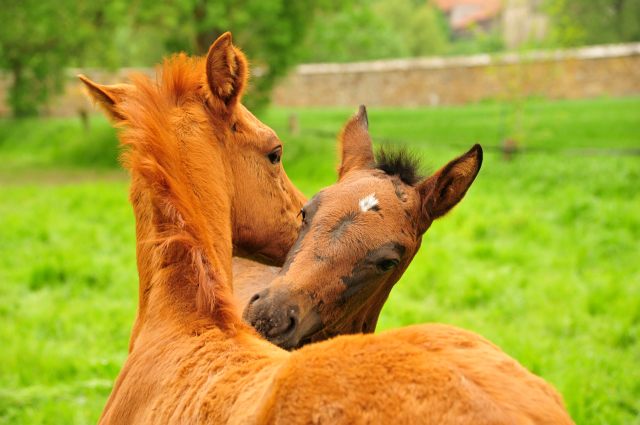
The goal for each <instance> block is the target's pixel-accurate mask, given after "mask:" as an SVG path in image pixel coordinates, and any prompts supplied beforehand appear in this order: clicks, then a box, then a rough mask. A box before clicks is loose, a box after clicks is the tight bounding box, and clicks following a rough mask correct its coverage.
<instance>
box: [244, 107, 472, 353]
mask: <svg viewBox="0 0 640 425" xmlns="http://www.w3.org/2000/svg"><path fill="white" fill-rule="evenodd" d="M341 147H342V163H341V165H340V168H339V177H338V182H337V183H336V184H334V185H333V186H330V187H327V188H325V189H323V190H321V191H320V192H319V193H318V194H316V195H315V196H314V197H313V198H311V199H310V200H309V201H308V202H307V203H306V204H305V205H304V206H303V208H302V210H301V211H300V214H301V215H302V227H301V228H300V233H299V235H298V239H297V240H296V242H295V244H294V245H293V247H292V249H291V251H290V252H289V255H288V257H287V260H286V261H285V264H284V267H283V268H282V270H281V271H280V273H279V274H278V275H277V276H276V278H275V279H274V280H273V281H272V282H271V283H270V284H269V285H268V286H267V287H266V288H265V289H263V290H262V291H260V292H258V293H256V294H255V295H253V297H252V298H251V299H250V301H249V303H248V305H247V306H246V308H245V310H244V315H243V317H244V319H245V321H247V322H249V323H251V324H252V325H253V326H254V327H255V328H256V329H257V330H258V332H260V333H261V334H262V335H263V336H264V337H265V338H267V339H268V340H270V341H271V342H273V343H275V344H278V345H280V346H281V347H283V348H288V349H290V348H294V347H297V346H299V345H300V344H301V342H302V343H304V342H305V341H314V342H315V341H319V340H322V339H326V338H329V337H331V336H334V335H337V334H349V333H359V332H365V333H366V332H373V331H374V330H375V326H376V323H377V320H378V316H379V314H380V311H381V309H382V306H383V304H384V302H385V301H386V299H387V297H388V296H389V293H390V291H391V289H392V288H393V285H394V284H395V283H396V282H397V281H398V280H399V279H400V277H401V276H402V274H403V273H404V271H405V270H406V268H407V266H408V265H409V263H410V262H411V260H412V259H413V257H414V255H415V254H416V252H417V251H418V249H419V247H420V243H421V241H422V235H423V234H424V233H425V232H426V231H427V229H428V228H429V227H430V226H431V224H432V222H433V221H434V220H437V219H438V218H440V217H442V216H443V215H445V214H446V213H447V212H449V211H450V210H451V209H452V208H453V207H454V206H455V205H456V204H457V203H458V202H460V200H462V198H463V197H464V195H465V193H466V192H467V189H468V188H469V186H470V185H471V183H473V181H474V179H475V177H476V176H477V174H478V172H479V170H480V166H481V164H482V148H481V147H480V145H475V146H474V147H472V148H471V150H469V151H468V152H467V153H466V154H464V155H462V156H460V157H458V158H456V159H454V160H452V161H451V162H449V163H448V164H447V165H446V166H444V167H443V168H442V169H441V170H439V171H438V172H436V173H435V174H433V175H432V176H431V177H429V178H427V179H426V180H423V179H422V177H421V176H420V175H419V174H418V172H417V168H418V165H419V164H418V161H417V160H416V159H415V158H414V157H412V156H411V155H410V154H408V153H407V152H406V151H405V150H398V151H392V150H382V151H380V152H379V153H378V158H377V160H376V156H375V155H374V152H373V148H372V143H371V137H370V136H369V132H368V119H367V115H366V110H365V108H364V107H363V106H361V107H360V110H359V112H358V114H357V115H356V116H354V117H353V118H352V119H351V120H350V121H349V122H348V123H347V125H346V126H345V128H344V131H343V133H342V136H341Z"/></svg>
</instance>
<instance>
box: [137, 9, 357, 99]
mask: <svg viewBox="0 0 640 425" xmlns="http://www.w3.org/2000/svg"><path fill="white" fill-rule="evenodd" d="M336 3H337V2H336ZM347 4H348V2H347ZM331 5H332V1H330V0H309V1H307V0H305V1H298V0H217V1H215V2H214V1H206V0H169V1H166V2H163V3H160V4H158V2H156V1H155V0H141V2H140V4H139V6H138V8H137V10H136V12H135V13H136V22H138V23H139V25H151V26H156V27H158V26H159V27H163V28H164V32H165V33H166V34H169V35H168V36H167V37H166V38H165V40H164V42H165V45H166V47H167V50H168V51H180V50H182V51H187V52H189V53H192V54H205V53H207V51H208V49H209V46H210V45H211V44H212V43H213V42H214V41H215V40H216V39H217V37H219V36H220V35H222V34H223V33H224V32H226V31H231V33H232V35H233V41H234V44H236V45H238V46H240V47H241V48H242V49H243V50H244V51H245V52H246V53H247V55H248V57H249V59H250V60H251V62H252V65H253V70H254V72H253V76H252V84H251V87H250V91H249V96H248V99H247V102H248V104H249V105H250V107H253V108H256V107H261V106H264V105H265V104H267V103H268V99H269V95H270V92H271V89H272V87H273V85H274V83H275V81H276V80H277V79H278V78H279V77H281V76H283V75H285V74H286V72H287V71H288V70H289V68H290V67H291V66H292V65H293V64H295V63H297V61H298V60H299V57H300V46H301V45H302V42H303V41H304V38H305V35H306V33H307V29H308V28H309V27H310V26H311V22H312V21H313V17H314V14H315V13H316V11H318V10H321V9H322V8H323V7H329V6H331Z"/></svg>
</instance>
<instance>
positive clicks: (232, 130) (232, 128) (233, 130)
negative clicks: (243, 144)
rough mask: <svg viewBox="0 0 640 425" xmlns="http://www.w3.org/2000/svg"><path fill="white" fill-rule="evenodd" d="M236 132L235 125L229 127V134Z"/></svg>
mask: <svg viewBox="0 0 640 425" xmlns="http://www.w3.org/2000/svg"><path fill="white" fill-rule="evenodd" d="M236 131H238V130H236V125H235V124H233V126H232V127H231V132H232V133H235V132H236Z"/></svg>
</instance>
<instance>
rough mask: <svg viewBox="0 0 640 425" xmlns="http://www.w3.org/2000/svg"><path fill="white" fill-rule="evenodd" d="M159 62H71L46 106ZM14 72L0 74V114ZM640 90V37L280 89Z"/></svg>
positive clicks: (82, 106)
mask: <svg viewBox="0 0 640 425" xmlns="http://www.w3.org/2000/svg"><path fill="white" fill-rule="evenodd" d="M132 71H138V72H142V73H145V74H147V75H153V74H154V70H153V69H135V70H131V69H121V70H119V71H117V72H107V71H104V70H100V69H83V70H81V69H71V70H69V71H68V73H67V84H66V86H65V91H64V94H63V95H61V96H58V97H56V98H55V99H53V100H52V101H51V103H50V104H49V105H48V106H47V107H46V108H44V110H43V112H44V114H45V115H49V116H73V115H78V114H79V113H83V111H84V112H91V111H93V110H94V109H93V106H91V105H90V104H89V102H88V101H87V100H86V99H85V97H84V95H83V91H82V85H81V83H80V81H79V80H78V78H77V77H76V75H77V74H84V75H86V76H87V77H89V78H90V79H92V80H93V81H95V82H97V83H100V84H115V83H120V82H126V76H127V75H128V74H129V73H130V72H132ZM9 84H10V80H9V79H7V78H0V116H2V115H4V116H6V115H9V114H10V109H9V108H8V106H7V105H6V102H5V99H6V94H7V90H8V88H9ZM603 95H606V96H629V95H640V43H631V44H618V45H607V46H591V47H585V48H580V49H572V50H558V51H535V52H528V53H524V54H514V53H509V54H503V55H495V56H492V55H486V54H484V55H473V56H457V57H432V58H415V59H396V60H384V61H373V62H354V63H345V64H308V65H300V66H298V67H297V68H295V69H294V70H293V72H292V73H291V74H290V75H289V76H288V77H287V78H286V79H285V80H284V81H282V82H281V83H280V84H279V85H278V86H277V87H276V89H275V91H274V94H273V103H274V104H275V105H277V106H289V107H304V106H349V107H353V106H357V105H359V104H366V105H367V106H377V107H384V106H438V105H459V104H465V103H472V102H478V101H481V100H485V99H496V100H513V99H518V98H523V97H526V96H544V97H547V98H550V99H577V98H589V97H597V96H603Z"/></svg>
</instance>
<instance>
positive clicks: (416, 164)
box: [375, 146, 426, 186]
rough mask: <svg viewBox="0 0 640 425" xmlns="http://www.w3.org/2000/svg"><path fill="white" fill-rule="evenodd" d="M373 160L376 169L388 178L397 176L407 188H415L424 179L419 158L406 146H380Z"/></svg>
mask: <svg viewBox="0 0 640 425" xmlns="http://www.w3.org/2000/svg"><path fill="white" fill-rule="evenodd" d="M375 158H376V168H377V169H379V170H382V171H384V172H385V173H386V174H388V175H390V176H398V177H399V178H400V180H402V182H404V183H406V184H408V185H409V186H415V185H417V184H418V183H420V182H422V181H423V180H424V179H425V178H426V176H424V175H423V174H422V165H421V162H420V157H419V156H418V154H417V153H416V152H413V151H411V150H409V149H408V148H407V147H406V146H401V147H396V148H393V147H391V146H381V147H380V148H378V150H377V151H376V153H375Z"/></svg>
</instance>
